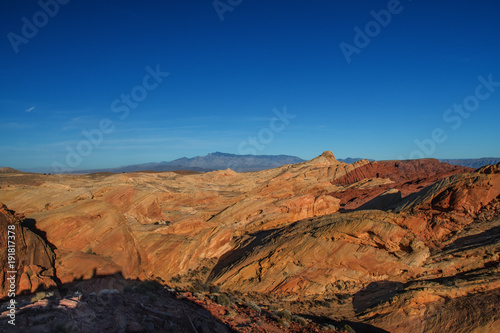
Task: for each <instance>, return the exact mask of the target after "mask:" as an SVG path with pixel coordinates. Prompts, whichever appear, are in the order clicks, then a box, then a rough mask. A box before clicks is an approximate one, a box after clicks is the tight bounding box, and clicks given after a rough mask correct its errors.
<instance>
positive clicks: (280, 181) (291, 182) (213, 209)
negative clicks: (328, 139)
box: [0, 151, 500, 333]
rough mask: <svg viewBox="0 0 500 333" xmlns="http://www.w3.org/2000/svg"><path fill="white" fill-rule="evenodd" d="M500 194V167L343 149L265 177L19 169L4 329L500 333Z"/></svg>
mask: <svg viewBox="0 0 500 333" xmlns="http://www.w3.org/2000/svg"><path fill="white" fill-rule="evenodd" d="M499 199H500V164H497V165H489V166H484V167H482V168H479V169H471V168H467V167H462V166H455V165H450V164H447V163H442V162H439V161H438V160H435V159H421V160H405V161H368V160H361V161H357V162H354V163H353V164H348V163H344V162H341V161H338V160H337V159H336V158H335V156H334V154H333V153H331V152H329V151H327V152H324V153H323V154H321V155H320V156H318V157H316V158H314V159H312V160H309V161H304V162H301V163H297V164H287V165H283V166H280V167H277V168H273V169H268V170H262V171H255V172H235V171H233V170H231V169H227V170H218V171H213V172H205V173H198V172H192V171H182V170H179V171H171V172H146V171H144V172H130V173H109V172H108V173H105V172H103V173H91V174H64V175H49V174H35V173H24V172H19V171H16V170H14V169H10V168H2V169H1V170H0V202H1V204H0V225H1V228H2V230H8V228H9V226H14V227H12V229H13V230H15V234H16V239H15V241H16V247H15V269H11V271H16V272H17V273H16V278H15V293H16V296H15V297H16V301H17V313H16V316H15V318H16V319H15V320H16V326H12V325H4V324H6V322H7V321H8V320H11V319H10V318H9V316H8V315H9V309H8V305H9V302H7V300H8V297H7V296H8V294H9V288H10V285H9V280H7V278H8V277H9V276H8V273H7V269H4V270H3V271H2V273H0V274H1V275H2V276H1V279H0V281H1V285H0V296H1V297H2V299H3V301H4V302H5V303H3V306H2V309H1V311H2V316H1V319H0V323H1V326H0V331H8V329H11V330H12V331H16V332H19V331H23V329H24V330H25V331H29V332H90V331H108V332H161V331H165V332H341V331H347V332H353V331H355V332H358V333H359V332H498V331H499V330H500V316H499V310H498V304H499V303H500V302H499V301H500V273H499V262H500V261H499V260H500V257H499V256H500V237H499V232H500V203H499ZM9 230H10V229H9ZM7 236H8V234H7V232H4V231H2V234H1V238H0V243H1V244H2V246H3V247H4V248H7V243H8V238H7ZM1 259H2V263H4V266H6V265H7V262H8V258H7V253H6V252H3V253H2V254H1ZM8 326H9V327H8ZM28 327H29V330H28Z"/></svg>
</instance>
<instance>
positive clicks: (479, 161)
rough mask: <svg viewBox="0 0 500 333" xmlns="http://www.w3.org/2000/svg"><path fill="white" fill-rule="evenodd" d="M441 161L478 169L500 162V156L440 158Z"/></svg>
mask: <svg viewBox="0 0 500 333" xmlns="http://www.w3.org/2000/svg"><path fill="white" fill-rule="evenodd" d="M439 161H440V162H444V163H448V164H452V165H461V166H464V167H469V168H473V169H478V168H480V167H483V166H485V165H491V164H497V163H500V158H497V157H483V158H464V159H440V160H439Z"/></svg>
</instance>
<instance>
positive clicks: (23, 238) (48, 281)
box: [0, 203, 56, 298]
mask: <svg viewBox="0 0 500 333" xmlns="http://www.w3.org/2000/svg"><path fill="white" fill-rule="evenodd" d="M22 219H23V217H22V216H16V215H14V212H13V211H10V210H9V209H8V208H7V207H6V206H5V205H4V204H2V203H0V228H1V230H2V232H1V234H0V248H2V252H1V254H0V262H1V263H2V264H3V269H2V271H1V272H0V298H3V297H6V296H7V295H8V294H9V289H10V281H9V280H7V277H11V276H12V274H10V273H7V272H8V271H15V272H16V273H15V274H14V276H15V280H14V281H15V283H16V293H21V292H34V291H35V290H37V289H38V288H48V287H51V286H55V285H56V282H55V281H56V277H55V270H54V260H55V255H54V252H52V249H51V248H50V246H49V245H48V244H47V243H46V242H45V241H44V240H43V239H42V238H41V237H40V236H38V235H37V234H35V233H34V232H33V231H31V230H30V229H28V228H27V227H26V226H25V224H23V222H22ZM9 226H11V227H10V228H8V227H9ZM12 226H13V229H12ZM9 230H10V231H11V233H9V232H8V231H9ZM9 235H10V236H14V237H15V238H12V237H10V238H8V236H9ZM8 241H11V243H8ZM14 244H15V247H13V248H15V252H14V253H12V252H10V254H12V256H13V257H14V262H15V263H14V264H13V265H14V267H10V265H8V263H9V260H7V259H8V258H7V257H8V254H9V252H8V250H7V249H8V245H14Z"/></svg>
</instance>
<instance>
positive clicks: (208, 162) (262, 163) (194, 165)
mask: <svg viewBox="0 0 500 333" xmlns="http://www.w3.org/2000/svg"><path fill="white" fill-rule="evenodd" d="M359 160H362V158H352V157H347V158H344V159H341V158H339V159H338V161H341V162H344V163H349V164H352V163H354V162H356V161H359ZM370 161H373V160H370ZM440 161H441V162H445V163H449V164H452V165H461V166H466V167H470V168H473V169H477V168H480V167H482V166H485V165H489V164H497V163H500V158H494V157H487V158H476V159H440ZM300 162H304V160H303V159H302V158H300V157H297V156H290V155H236V154H227V153H221V152H215V153H211V154H208V155H206V156H196V157H193V158H187V157H182V158H179V159H176V160H173V161H170V162H167V161H164V162H152V163H143V164H134V165H127V166H122V167H118V168H106V169H92V170H78V171H75V172H74V173H95V172H114V173H121V172H137V171H156V172H162V171H178V170H185V171H195V172H210V171H214V170H225V169H228V168H229V169H231V170H234V171H236V172H249V171H260V170H266V169H273V168H278V167H280V166H283V165H285V164H296V163H300ZM5 169H7V168H5ZM23 171H26V172H36V173H43V172H52V171H51V170H50V169H47V168H36V169H29V170H28V169H25V170H23ZM0 172H2V170H0ZM4 172H5V170H4Z"/></svg>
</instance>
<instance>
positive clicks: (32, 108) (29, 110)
mask: <svg viewBox="0 0 500 333" xmlns="http://www.w3.org/2000/svg"><path fill="white" fill-rule="evenodd" d="M34 109H35V107H34V106H31V107H29V108H27V109H26V110H24V112H31V111H33V110H34Z"/></svg>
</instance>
